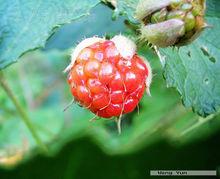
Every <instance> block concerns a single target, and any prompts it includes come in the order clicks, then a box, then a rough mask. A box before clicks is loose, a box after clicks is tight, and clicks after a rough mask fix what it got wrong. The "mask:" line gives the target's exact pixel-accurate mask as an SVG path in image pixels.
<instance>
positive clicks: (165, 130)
mask: <svg viewBox="0 0 220 179" xmlns="http://www.w3.org/2000/svg"><path fill="white" fill-rule="evenodd" d="M103 12H105V13H103ZM111 15H112V11H111V10H110V9H109V8H108V7H105V6H103V5H98V6H96V7H95V8H94V9H93V10H92V12H91V14H90V16H88V17H84V18H83V19H81V20H80V21H77V22H74V23H72V24H68V25H64V26H63V27H62V28H61V29H59V30H58V32H56V33H55V34H54V35H53V36H52V37H51V38H50V39H49V41H48V42H47V45H46V47H45V48H44V49H42V50H37V51H33V52H29V53H28V54H26V55H25V56H24V57H22V58H23V60H20V61H19V62H18V63H16V64H14V65H12V66H11V67H9V68H7V69H6V70H5V76H6V79H7V82H8V83H9V85H10V86H11V88H12V89H13V91H14V92H15V94H16V96H17V97H18V99H19V102H20V103H21V104H22V105H23V107H24V108H25V109H26V111H27V112H28V114H29V116H30V118H31V119H32V121H33V123H34V125H35V128H36V129H37V132H38V134H39V135H40V137H41V139H42V140H43V141H44V142H45V143H46V144H47V146H48V148H49V153H48V154H47V155H46V156H45V155H43V154H41V153H40V152H39V149H38V148H37V146H36V144H35V141H34V140H33V138H32V136H31V134H30V133H29V131H28V130H27V128H26V127H25V125H24V124H23V122H22V121H21V120H20V117H19V115H18V114H17V112H16V109H15V107H14V106H13V104H12V103H11V101H10V100H9V99H8V97H7V96H6V94H5V92H4V91H3V90H2V89H0V104H1V106H0V167H1V169H0V178H3V179H5V178H6V179H8V178H12V179H17V178H18V179H26V178H27V179H29V178H36V179H37V178H53V179H56V178H57V179H63V178H64V179H66V178H67V179H68V178H80V179H83V178H109V179H112V178H115V179H116V178H120V179H122V178H132V179H139V178H140V179H141V178H149V171H150V170H151V169H152V170H153V169H154V170H156V169H164V170H165V169H180V170H184V169H188V170H202V169H203V170H208V169H210V170H215V169H218V168H219V167H220V152H219V151H220V150H219V149H220V145H219V138H220V116H219V115H211V116H208V117H207V118H201V117H199V116H197V115H196V114H194V113H193V112H192V111H191V109H186V108H184V107H183V105H182V102H181V99H180V96H179V94H178V93H177V92H176V90H175V89H172V88H166V83H165V81H164V79H163V73H162V68H161V65H160V63H159V59H157V57H156V55H155V54H154V53H153V52H152V51H151V50H150V49H147V48H145V47H142V48H140V49H139V53H140V54H142V55H144V56H145V57H146V58H147V59H148V60H149V61H150V63H151V65H152V68H153V73H154V78H153V83H152V86H151V94H152V97H148V96H146V95H145V96H144V97H143V99H142V101H141V103H140V112H139V113H138V111H137V110H135V111H134V112H133V113H131V114H129V115H125V116H123V121H122V134H121V135H120V136H119V135H118V133H117V129H116V124H115V122H114V121H110V120H106V119H99V120H97V121H95V122H89V119H91V118H92V117H93V116H94V115H93V114H92V113H90V112H89V111H87V110H85V109H82V108H80V107H79V106H77V105H72V106H71V107H70V108H69V109H68V110H67V111H66V112H63V109H64V108H65V106H66V105H67V104H68V103H69V102H70V101H71V99H72V97H71V94H70V92H69V88H68V85H67V83H66V75H65V74H63V73H62V71H63V70H64V69H65V67H66V66H67V65H68V63H69V60H70V59H69V58H70V57H69V54H70V51H71V49H70V48H72V47H73V46H74V45H76V44H77V42H78V41H80V40H81V39H83V38H85V37H90V36H94V35H99V36H105V35H108V36H112V35H114V34H118V33H126V34H127V35H129V33H131V32H130V31H128V30H127V29H126V27H125V26H124V25H123V21H124V19H123V18H119V19H118V20H117V21H112V20H111ZM173 178H174V177H173ZM187 178H190V177H187ZM192 178H194V177H192ZM204 178H207V177H204Z"/></svg>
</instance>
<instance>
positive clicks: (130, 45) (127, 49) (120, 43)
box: [111, 35, 137, 60]
mask: <svg viewBox="0 0 220 179" xmlns="http://www.w3.org/2000/svg"><path fill="white" fill-rule="evenodd" d="M111 41H112V42H114V44H115V46H116V48H117V50H118V51H119V53H120V55H121V56H122V57H123V58H125V59H127V60H130V59H132V57H133V56H134V54H135V53H136V49H137V47H136V45H135V43H134V42H133V41H132V40H130V39H129V38H127V37H125V36H123V35H116V36H114V37H113V38H112V39H111Z"/></svg>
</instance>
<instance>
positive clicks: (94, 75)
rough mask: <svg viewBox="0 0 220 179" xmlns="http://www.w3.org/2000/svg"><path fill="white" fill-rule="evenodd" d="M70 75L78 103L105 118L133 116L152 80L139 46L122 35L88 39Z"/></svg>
mask: <svg viewBox="0 0 220 179" xmlns="http://www.w3.org/2000/svg"><path fill="white" fill-rule="evenodd" d="M66 71H69V75H68V83H69V84H70V88H71V92H72V95H73V96H74V98H75V100H76V101H78V102H79V103H80V104H81V105H82V106H84V107H86V108H88V109H89V110H90V111H92V112H93V113H95V114H96V115H97V116H100V117H104V118H111V117H118V116H120V115H122V114H125V113H129V112H132V111H133V110H134V109H135V108H136V106H137V105H138V103H139V101H140V100H141V98H142V96H143V94H144V91H145V89H146V90H147V91H149V87H150V83H151V76H152V75H151V68H150V65H149V63H148V62H147V61H146V60H145V59H144V58H143V57H140V56H138V55H137V54H136V46H135V44H134V43H133V42H132V41H131V40H129V39H127V38H126V37H124V36H121V35H120V36H115V37H114V38H113V39H111V40H105V39H101V38H97V37H94V38H88V39H85V40H84V41H82V42H81V43H80V44H79V45H78V46H77V47H76V49H75V50H74V51H73V54H72V62H71V64H70V65H69V66H68V67H67V69H66Z"/></svg>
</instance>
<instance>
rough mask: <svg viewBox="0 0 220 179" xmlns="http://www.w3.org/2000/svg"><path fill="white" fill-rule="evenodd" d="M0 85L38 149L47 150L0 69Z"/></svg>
mask: <svg viewBox="0 0 220 179" xmlns="http://www.w3.org/2000/svg"><path fill="white" fill-rule="evenodd" d="M0 85H1V86H2V88H3V89H4V91H5V92H6V93H7V95H8V97H9V98H10V99H11V101H12V102H13V104H14V106H15V107H16V109H17V112H18V113H19V115H20V117H21V119H22V120H23V122H24V123H25V125H26V127H27V128H28V129H29V131H30V132H31V134H32V136H33V138H34V139H35V141H36V143H37V145H38V146H39V147H40V149H41V150H42V151H43V152H45V153H46V152H47V151H48V149H47V147H46V145H45V144H44V143H43V142H42V141H41V139H40V137H39V136H38V134H37V132H36V130H35V127H34V125H33V124H32V122H31V120H30V118H29V116H28V115H27V114H26V112H25V110H24V109H23V108H22V106H21V105H20V104H19V102H18V100H17V99H16V97H15V95H14V94H13V92H12V90H11V89H10V87H9V86H8V84H7V82H6V80H5V78H4V75H3V72H2V71H1V70H0Z"/></svg>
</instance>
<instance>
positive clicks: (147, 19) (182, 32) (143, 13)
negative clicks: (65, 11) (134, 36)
mask: <svg viewBox="0 0 220 179" xmlns="http://www.w3.org/2000/svg"><path fill="white" fill-rule="evenodd" d="M204 12H205V0H157V1H154V0H153V1H152V0H140V2H139V5H138V7H137V18H138V19H139V20H141V21H142V22H143V24H144V25H143V27H142V29H141V32H142V38H145V39H147V40H148V41H149V42H151V43H153V44H155V45H158V46H160V47H166V46H170V45H185V44H187V43H190V42H191V41H193V40H194V39H195V38H196V37H197V36H198V35H199V34H200V32H201V31H202V30H203V29H204V28H205V27H206V26H207V25H206V23H205V22H204Z"/></svg>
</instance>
